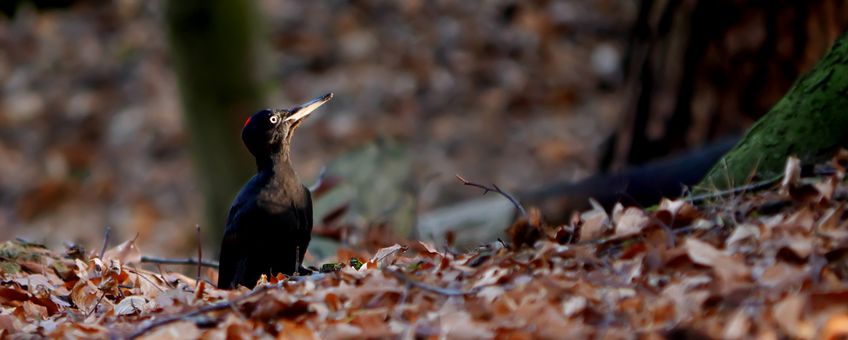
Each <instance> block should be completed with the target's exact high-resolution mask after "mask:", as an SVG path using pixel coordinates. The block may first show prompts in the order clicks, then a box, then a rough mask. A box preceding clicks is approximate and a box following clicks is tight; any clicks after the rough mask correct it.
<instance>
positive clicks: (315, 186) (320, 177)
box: [307, 166, 327, 192]
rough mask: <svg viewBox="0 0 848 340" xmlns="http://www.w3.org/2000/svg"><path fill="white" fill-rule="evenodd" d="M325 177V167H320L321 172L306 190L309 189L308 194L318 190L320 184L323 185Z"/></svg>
mask: <svg viewBox="0 0 848 340" xmlns="http://www.w3.org/2000/svg"><path fill="white" fill-rule="evenodd" d="M326 175H327V167H326V166H322V167H321V171H320V172H318V178H316V179H315V182H313V183H312V185H310V186H309V187H308V188H307V189H309V192H315V190H318V188H319V187H320V186H321V183H324V176H326Z"/></svg>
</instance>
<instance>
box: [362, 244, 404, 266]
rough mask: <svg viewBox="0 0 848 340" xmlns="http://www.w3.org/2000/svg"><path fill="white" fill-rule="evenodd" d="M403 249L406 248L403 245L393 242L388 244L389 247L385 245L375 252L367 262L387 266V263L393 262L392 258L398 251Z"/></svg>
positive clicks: (393, 258)
mask: <svg viewBox="0 0 848 340" xmlns="http://www.w3.org/2000/svg"><path fill="white" fill-rule="evenodd" d="M405 250H406V247H404V246H402V245H400V244H395V245H393V246H390V247H385V248H383V249H380V250H378V251H377V253H376V254H374V257H372V258H371V261H369V262H372V263H376V264H378V265H379V267H385V266H388V265H390V264H392V263H394V260H395V259H396V258H397V257H398V255H400V253H401V252H403V251H405Z"/></svg>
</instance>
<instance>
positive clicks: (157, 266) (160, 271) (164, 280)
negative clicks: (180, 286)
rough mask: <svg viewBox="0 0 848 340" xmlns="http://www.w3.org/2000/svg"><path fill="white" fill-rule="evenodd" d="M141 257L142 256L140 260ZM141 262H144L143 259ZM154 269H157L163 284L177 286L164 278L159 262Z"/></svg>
mask: <svg viewBox="0 0 848 340" xmlns="http://www.w3.org/2000/svg"><path fill="white" fill-rule="evenodd" d="M143 259H144V258H143V257H142V260H143ZM142 262H144V261H142ZM156 269H159V276H160V277H161V278H162V282H165V285H167V286H168V288H177V287H176V286H174V285H172V284H171V283H170V282H168V279H166V278H165V273H164V272H162V266H161V265H160V264H159V263H157V264H156Z"/></svg>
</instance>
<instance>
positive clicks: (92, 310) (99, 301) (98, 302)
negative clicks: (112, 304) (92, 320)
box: [85, 292, 106, 318]
mask: <svg viewBox="0 0 848 340" xmlns="http://www.w3.org/2000/svg"><path fill="white" fill-rule="evenodd" d="M105 297H106V292H100V298H99V299H97V303H95V304H94V307H92V308H91V310H90V311H88V313H86V314H85V317H86V318H88V317H89V316H91V314H94V311H96V310H97V307H100V303H101V302H103V298H105Z"/></svg>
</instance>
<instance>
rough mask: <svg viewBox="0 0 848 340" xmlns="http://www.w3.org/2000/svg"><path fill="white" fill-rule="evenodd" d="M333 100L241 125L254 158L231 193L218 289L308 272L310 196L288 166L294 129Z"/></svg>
mask: <svg viewBox="0 0 848 340" xmlns="http://www.w3.org/2000/svg"><path fill="white" fill-rule="evenodd" d="M332 98H333V94H332V93H328V94H325V95H323V96H320V97H316V98H314V99H312V100H310V101H309V102H307V103H305V104H302V105H299V106H296V107H293V108H290V109H265V110H261V111H259V112H257V113H255V114H253V115H252V116H250V117H249V118H247V120H246V121H245V122H244V127H243V128H242V132H241V139H242V142H244V145H245V146H246V147H247V150H248V151H249V152H250V153H251V154H252V155H253V157H254V158H255V159H256V175H254V176H253V177H252V178H251V179H250V180H248V181H247V183H245V184H244V186H243V187H242V188H241V190H240V191H239V192H238V194H237V195H236V198H235V199H234V200H233V203H232V206H231V207H230V211H229V214H228V216H227V224H226V229H225V230H224V237H223V239H222V240H221V249H220V253H219V254H220V261H219V271H218V288H221V289H232V288H236V287H237V286H238V285H242V286H245V287H248V288H253V287H254V286H255V285H256V282H257V280H259V278H260V277H261V275H262V274H265V275H267V276H268V277H273V276H275V275H277V273H283V274H286V275H295V274H298V273H308V272H309V271H308V270H307V269H306V268H303V266H302V263H303V256H304V255H305V253H306V248H307V247H308V246H309V241H310V239H311V233H312V197H311V194H310V192H309V189H308V188H307V187H305V186H304V185H303V184H301V182H300V180H298V177H297V174H296V173H295V170H294V167H293V166H292V162H291V148H290V146H291V141H292V136H293V134H294V131H295V130H296V129H297V127H298V126H299V125H300V124H301V123H302V122H303V120H304V119H305V118H306V116H308V115H309V114H310V113H312V112H313V111H315V109H317V108H318V107H320V106H321V105H324V104H325V103H327V102H328V101H329V100H330V99H332Z"/></svg>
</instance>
